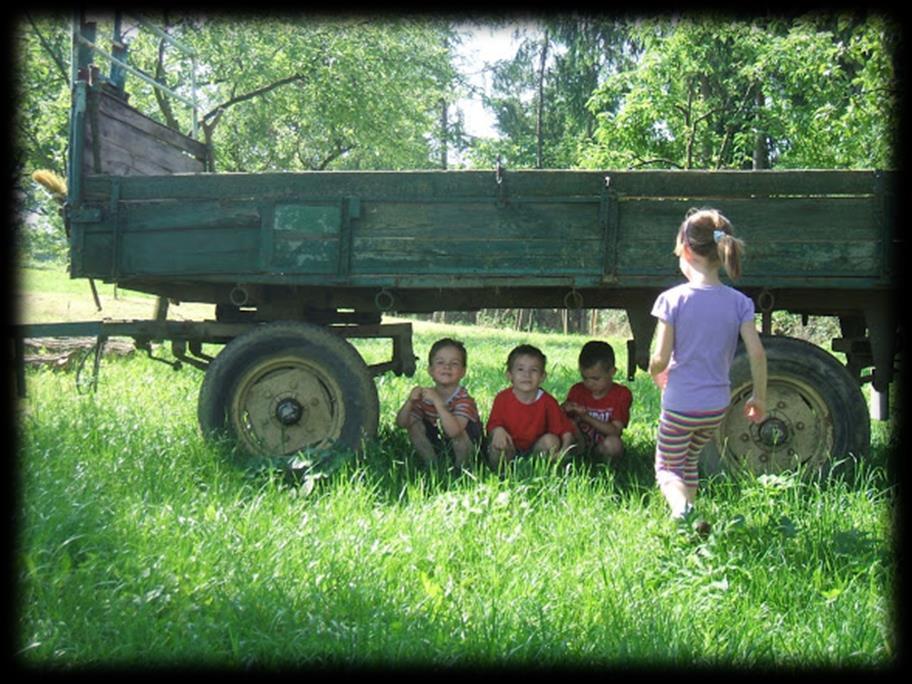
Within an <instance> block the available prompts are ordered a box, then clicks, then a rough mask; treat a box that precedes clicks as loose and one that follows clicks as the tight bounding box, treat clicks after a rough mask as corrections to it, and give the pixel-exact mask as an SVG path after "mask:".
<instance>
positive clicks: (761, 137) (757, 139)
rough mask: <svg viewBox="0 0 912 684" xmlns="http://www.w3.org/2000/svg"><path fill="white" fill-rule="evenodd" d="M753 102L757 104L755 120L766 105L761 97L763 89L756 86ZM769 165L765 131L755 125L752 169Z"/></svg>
mask: <svg viewBox="0 0 912 684" xmlns="http://www.w3.org/2000/svg"><path fill="white" fill-rule="evenodd" d="M754 98H755V99H754V103H755V104H756V105H757V117H756V119H757V121H759V120H760V119H761V117H760V114H761V113H762V112H763V108H764V106H766V98H765V97H763V91H762V90H760V88H757V93H756V95H755V96H754ZM769 167H770V158H769V142H768V141H767V139H766V131H764V130H762V129H761V128H760V126H758V127H757V131H756V132H755V135H754V163H753V168H754V170H757V169H768V168H769Z"/></svg>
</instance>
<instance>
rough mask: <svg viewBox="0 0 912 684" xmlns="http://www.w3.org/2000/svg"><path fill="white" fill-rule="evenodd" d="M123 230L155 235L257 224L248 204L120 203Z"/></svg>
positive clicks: (255, 212) (223, 202)
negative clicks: (162, 232) (156, 231)
mask: <svg viewBox="0 0 912 684" xmlns="http://www.w3.org/2000/svg"><path fill="white" fill-rule="evenodd" d="M120 216H121V221H122V222H123V225H124V226H125V227H126V230H129V231H155V230H173V229H178V228H192V229H198V230H205V229H208V228H245V227H249V226H253V225H259V224H260V213H259V211H258V209H257V207H255V206H253V205H251V204H250V203H249V202H232V201H229V200H222V201H218V202H213V201H205V202H174V201H164V202H121V203H120Z"/></svg>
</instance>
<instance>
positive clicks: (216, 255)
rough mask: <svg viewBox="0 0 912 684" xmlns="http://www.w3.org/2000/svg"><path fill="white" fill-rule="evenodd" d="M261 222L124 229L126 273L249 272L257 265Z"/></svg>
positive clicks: (122, 261)
mask: <svg viewBox="0 0 912 684" xmlns="http://www.w3.org/2000/svg"><path fill="white" fill-rule="evenodd" d="M258 250H259V226H251V227H249V228H247V229H238V228H227V229H208V230H174V231H165V230H163V231H155V232H137V231H130V232H124V233H123V235H122V236H121V240H120V246H119V247H118V250H117V253H118V261H119V264H118V266H119V272H120V273H122V274H125V275H134V274H135V275H145V274H159V275H165V274H177V275H183V276H187V275H191V276H192V275H193V274H197V273H225V274H242V273H248V272H250V271H251V270H253V269H254V268H255V265H256V263H257V254H258Z"/></svg>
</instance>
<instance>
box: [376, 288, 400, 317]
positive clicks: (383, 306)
mask: <svg viewBox="0 0 912 684" xmlns="http://www.w3.org/2000/svg"><path fill="white" fill-rule="evenodd" d="M395 303H396V299H395V298H394V297H393V293H392V292H390V291H389V290H387V289H386V288H385V287H384V288H383V289H382V290H380V291H379V292H378V293H377V294H376V295H374V306H376V307H377V308H378V309H379V310H380V311H391V310H392V308H393V305H394V304H395Z"/></svg>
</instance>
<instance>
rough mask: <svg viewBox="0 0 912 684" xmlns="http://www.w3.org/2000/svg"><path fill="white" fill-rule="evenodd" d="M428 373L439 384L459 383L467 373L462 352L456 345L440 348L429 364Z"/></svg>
mask: <svg viewBox="0 0 912 684" xmlns="http://www.w3.org/2000/svg"><path fill="white" fill-rule="evenodd" d="M428 374H429V375H430V376H431V378H432V379H433V380H434V382H435V383H437V384H438V385H453V384H456V383H458V382H459V381H460V380H462V379H463V377H465V374H466V367H465V364H464V363H463V362H462V353H461V352H460V351H459V350H458V349H457V348H456V347H443V348H441V349H438V350H437V353H436V354H434V358H432V359H431V365H430V366H428Z"/></svg>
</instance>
